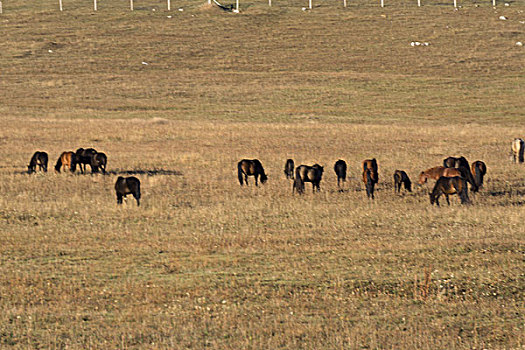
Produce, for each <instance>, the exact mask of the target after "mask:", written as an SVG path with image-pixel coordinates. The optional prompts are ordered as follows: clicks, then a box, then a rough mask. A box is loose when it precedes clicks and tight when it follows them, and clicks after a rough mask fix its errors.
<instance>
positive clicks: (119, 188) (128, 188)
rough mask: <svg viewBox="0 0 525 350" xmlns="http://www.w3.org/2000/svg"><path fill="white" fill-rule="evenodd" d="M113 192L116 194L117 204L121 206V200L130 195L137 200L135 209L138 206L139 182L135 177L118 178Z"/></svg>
mask: <svg viewBox="0 0 525 350" xmlns="http://www.w3.org/2000/svg"><path fill="white" fill-rule="evenodd" d="M115 192H116V193H117V204H122V199H123V198H126V196H127V195H128V194H132V195H133V197H135V199H136V200H137V207H138V206H140V180H139V179H137V178H136V177H135V176H130V177H122V176H119V177H118V179H117V182H115Z"/></svg>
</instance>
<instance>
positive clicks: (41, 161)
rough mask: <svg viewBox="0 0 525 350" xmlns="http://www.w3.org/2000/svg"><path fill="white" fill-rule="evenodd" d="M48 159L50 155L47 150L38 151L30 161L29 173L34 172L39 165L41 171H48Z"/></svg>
mask: <svg viewBox="0 0 525 350" xmlns="http://www.w3.org/2000/svg"><path fill="white" fill-rule="evenodd" d="M48 159H49V157H48V155H47V153H46V152H40V151H36V152H35V153H34V154H33V156H32V157H31V160H30V161H29V165H28V166H27V173H28V174H32V173H34V172H35V171H36V166H37V165H38V169H40V171H43V172H44V173H47V162H48Z"/></svg>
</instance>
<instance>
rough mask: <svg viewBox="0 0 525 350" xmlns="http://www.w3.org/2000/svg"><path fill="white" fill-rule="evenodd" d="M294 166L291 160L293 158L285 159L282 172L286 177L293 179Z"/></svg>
mask: <svg viewBox="0 0 525 350" xmlns="http://www.w3.org/2000/svg"><path fill="white" fill-rule="evenodd" d="M294 168H295V163H294V162H293V159H287V160H286V163H285V164H284V174H285V175H286V178H287V179H292V180H293V171H294Z"/></svg>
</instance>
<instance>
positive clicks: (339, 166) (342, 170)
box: [334, 159, 346, 187]
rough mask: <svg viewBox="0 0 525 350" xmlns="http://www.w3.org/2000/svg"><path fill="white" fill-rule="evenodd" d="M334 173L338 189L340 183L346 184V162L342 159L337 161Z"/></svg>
mask: <svg viewBox="0 0 525 350" xmlns="http://www.w3.org/2000/svg"><path fill="white" fill-rule="evenodd" d="M334 171H335V174H336V175H337V187H340V183H341V181H343V183H345V182H346V162H345V161H344V160H342V159H339V160H338V161H337V162H335V164H334Z"/></svg>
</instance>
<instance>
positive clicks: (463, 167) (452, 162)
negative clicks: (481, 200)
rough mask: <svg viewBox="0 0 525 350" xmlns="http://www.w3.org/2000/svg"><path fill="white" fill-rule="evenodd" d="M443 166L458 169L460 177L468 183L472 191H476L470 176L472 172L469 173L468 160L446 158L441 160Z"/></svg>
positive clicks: (474, 183)
mask: <svg viewBox="0 0 525 350" xmlns="http://www.w3.org/2000/svg"><path fill="white" fill-rule="evenodd" d="M443 165H444V166H445V167H446V168H456V169H459V171H460V172H461V176H463V177H464V178H465V179H466V180H467V182H468V183H470V186H471V188H472V191H474V192H477V191H478V186H477V185H476V181H475V180H474V176H472V172H471V171H470V164H469V163H468V160H467V159H466V158H465V157H458V158H456V157H448V158H446V159H444V160H443Z"/></svg>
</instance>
